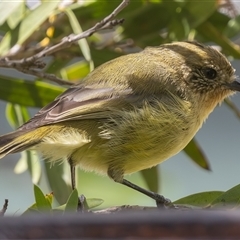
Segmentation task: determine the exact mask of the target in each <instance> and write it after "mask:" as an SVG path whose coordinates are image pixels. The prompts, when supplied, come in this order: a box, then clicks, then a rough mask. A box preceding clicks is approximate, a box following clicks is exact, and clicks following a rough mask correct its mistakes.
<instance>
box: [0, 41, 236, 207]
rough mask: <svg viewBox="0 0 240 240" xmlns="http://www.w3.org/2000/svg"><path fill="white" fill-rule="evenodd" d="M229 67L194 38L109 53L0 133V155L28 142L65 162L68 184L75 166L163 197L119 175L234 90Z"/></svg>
mask: <svg viewBox="0 0 240 240" xmlns="http://www.w3.org/2000/svg"><path fill="white" fill-rule="evenodd" d="M234 72H235V70H234V69H233V67H232V66H231V64H230V63H229V61H228V60H227V58H226V57H225V56H223V55H222V54H221V53H220V52H219V51H217V50H216V49H214V48H212V47H209V46H204V45H202V44H200V43H198V42H175V43H170V44H164V45H161V46H157V47H147V48H146V49H145V50H143V51H142V52H139V53H134V54H129V55H125V56H122V57H119V58H116V59H114V60H111V61H109V62H107V63H105V64H103V65H101V66H99V67H98V68H96V69H95V70H94V71H93V72H91V73H89V74H88V76H87V77H86V78H85V79H84V80H83V81H81V83H80V84H77V85H74V86H73V87H70V88H69V89H67V90H66V91H65V92H64V93H63V94H61V95H60V96H58V97H57V98H56V99H55V100H54V101H53V102H51V103H50V104H48V105H47V106H45V107H44V108H42V109H41V110H40V111H39V112H38V113H37V114H36V115H35V116H34V117H33V118H31V119H30V120H29V121H28V122H26V123H25V124H23V125H22V126H21V127H20V128H19V129H17V130H16V131H15V132H12V133H9V134H6V135H3V136H1V137H0V158H3V157H4V156H6V155H7V154H10V153H16V152H20V151H23V150H26V149H36V150H37V151H39V152H40V153H41V154H42V156H43V157H44V158H47V159H51V161H59V160H61V159H66V160H67V161H68V162H69V164H70V168H71V180H72V187H73V189H74V188H75V167H76V166H77V165H78V166H79V167H80V168H81V169H84V170H86V171H94V172H96V173H99V174H103V175H108V176H109V177H110V178H111V179H113V180H114V181H115V182H118V183H121V184H124V185H126V186H128V187H130V188H133V189H135V190H137V191H139V192H142V193H144V194H146V195H148V196H149V197H151V198H153V199H154V200H156V201H157V202H158V203H161V204H169V200H168V199H165V198H164V197H163V196H161V195H158V194H157V193H154V192H151V191H148V190H146V189H143V188H141V187H139V186H137V185H135V184H133V183H131V182H129V181H127V180H126V179H124V176H125V175H126V174H131V173H133V172H136V171H140V170H142V169H146V168H151V167H153V166H156V165H157V164H159V163H161V162H163V161H164V160H166V159H168V158H170V157H171V156H173V155H175V154H177V153H178V152H179V151H181V150H182V149H183V148H184V147H185V146H186V145H187V144H188V143H189V141H190V140H191V139H192V138H193V137H194V135H195V134H196V132H197V131H198V130H199V129H200V128H201V126H202V124H203V122H204V121H205V120H206V118H207V117H208V115H209V114H210V113H211V112H212V111H213V109H214V108H215V107H216V106H217V105H218V104H219V103H221V102H222V101H223V100H224V98H226V97H228V96H230V95H232V94H233V93H235V92H236V91H240V83H239V82H238V81H236V76H235V75H234Z"/></svg>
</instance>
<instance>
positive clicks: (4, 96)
mask: <svg viewBox="0 0 240 240" xmlns="http://www.w3.org/2000/svg"><path fill="white" fill-rule="evenodd" d="M0 86H1V88H0V99H1V100H4V101H9V102H11V103H18V104H20V105H24V106H27V107H43V106H45V105H46V104H48V103H49V102H51V101H52V100H53V99H54V98H55V97H56V96H57V95H59V94H61V93H62V92H63V90H64V88H63V87H59V86H55V85H52V84H49V83H45V82H41V81H27V80H21V79H16V78H7V77H3V76H0Z"/></svg>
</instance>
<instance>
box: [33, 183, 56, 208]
mask: <svg viewBox="0 0 240 240" xmlns="http://www.w3.org/2000/svg"><path fill="white" fill-rule="evenodd" d="M34 196H35V201H36V206H37V209H38V210H39V211H40V212H43V211H44V212H46V211H47V212H50V211H51V210H52V207H51V204H50V202H49V200H48V199H46V197H45V196H44V194H43V192H42V191H41V189H40V188H39V187H38V186H37V185H34Z"/></svg>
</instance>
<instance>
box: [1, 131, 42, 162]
mask: <svg viewBox="0 0 240 240" xmlns="http://www.w3.org/2000/svg"><path fill="white" fill-rule="evenodd" d="M30 133H31V134H30ZM34 135H35V134H34V133H32V132H30V131H26V130H18V131H15V132H11V133H9V134H6V135H3V136H0V159H1V158H3V157H4V156H6V155H7V154H10V153H16V152H20V151H23V150H26V149H28V148H31V147H33V146H34V145H36V144H38V143H39V142H40V141H39V140H38V139H36V138H35V137H34Z"/></svg>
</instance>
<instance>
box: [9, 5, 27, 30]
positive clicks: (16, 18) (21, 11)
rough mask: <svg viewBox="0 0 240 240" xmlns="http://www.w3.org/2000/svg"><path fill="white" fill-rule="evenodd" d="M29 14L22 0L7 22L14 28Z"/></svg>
mask: <svg viewBox="0 0 240 240" xmlns="http://www.w3.org/2000/svg"><path fill="white" fill-rule="evenodd" d="M26 14H27V11H26V6H25V2H24V1H22V2H21V5H20V6H19V7H18V8H17V9H16V10H15V11H14V12H13V13H12V14H11V15H10V16H9V17H8V19H7V23H8V26H9V27H10V28H11V29H14V28H15V27H16V26H17V25H18V23H19V22H20V21H21V20H22V19H23V18H24V16H25V15H26Z"/></svg>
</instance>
